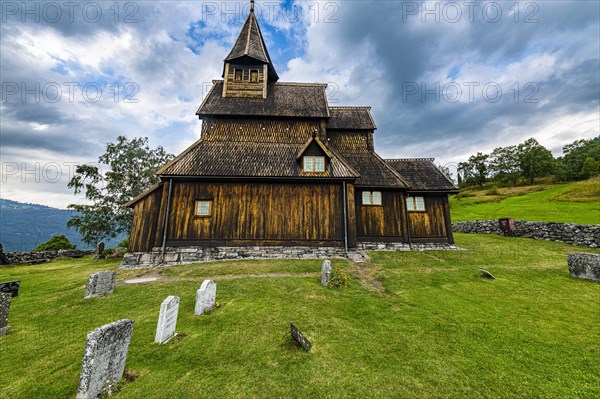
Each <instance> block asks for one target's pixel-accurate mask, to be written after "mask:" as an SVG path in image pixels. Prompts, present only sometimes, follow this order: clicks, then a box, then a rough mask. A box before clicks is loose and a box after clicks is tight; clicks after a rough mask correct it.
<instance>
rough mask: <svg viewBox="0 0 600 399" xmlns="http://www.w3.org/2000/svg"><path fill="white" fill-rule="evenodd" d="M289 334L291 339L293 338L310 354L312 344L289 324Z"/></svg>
mask: <svg viewBox="0 0 600 399" xmlns="http://www.w3.org/2000/svg"><path fill="white" fill-rule="evenodd" d="M290 334H291V336H292V338H294V339H295V340H296V342H298V343H299V344H300V346H301V347H302V349H304V350H305V351H307V352H310V350H311V348H312V344H311V343H310V341H309V340H308V339H307V338H306V337H305V336H304V335H302V333H301V332H300V330H298V329H297V328H296V327H295V326H294V325H293V324H292V323H290Z"/></svg>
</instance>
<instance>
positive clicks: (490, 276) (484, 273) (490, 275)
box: [479, 269, 496, 280]
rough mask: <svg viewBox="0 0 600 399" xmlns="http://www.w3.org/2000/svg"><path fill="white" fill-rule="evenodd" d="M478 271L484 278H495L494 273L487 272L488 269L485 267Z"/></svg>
mask: <svg viewBox="0 0 600 399" xmlns="http://www.w3.org/2000/svg"><path fill="white" fill-rule="evenodd" d="M479 271H480V272H481V274H482V275H483V277H485V278H489V279H491V280H495V279H496V277H494V275H493V274H492V273H490V272H488V271H487V270H485V269H479Z"/></svg>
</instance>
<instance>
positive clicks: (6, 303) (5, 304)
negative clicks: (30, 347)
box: [0, 293, 12, 337]
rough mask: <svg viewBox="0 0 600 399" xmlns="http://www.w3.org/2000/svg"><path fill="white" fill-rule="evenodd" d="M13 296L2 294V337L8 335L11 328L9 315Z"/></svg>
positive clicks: (0, 308)
mask: <svg viewBox="0 0 600 399" xmlns="http://www.w3.org/2000/svg"><path fill="white" fill-rule="evenodd" d="M11 300H12V296H11V295H10V294H6V293H0V337H1V336H3V335H6V334H8V332H9V331H10V326H9V325H8V313H9V312H10V301H11Z"/></svg>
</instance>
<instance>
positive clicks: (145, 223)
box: [128, 184, 167, 252]
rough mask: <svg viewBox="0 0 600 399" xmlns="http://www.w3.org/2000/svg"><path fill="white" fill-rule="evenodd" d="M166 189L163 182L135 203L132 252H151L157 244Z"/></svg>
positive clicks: (131, 238) (130, 244)
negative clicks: (162, 199)
mask: <svg viewBox="0 0 600 399" xmlns="http://www.w3.org/2000/svg"><path fill="white" fill-rule="evenodd" d="M166 189H167V184H163V185H162V186H161V187H159V188H157V189H156V190H154V191H153V192H152V193H150V194H149V195H147V196H146V197H144V198H143V199H142V200H140V201H139V202H138V203H137V204H136V205H135V208H134V211H133V221H132V224H131V232H130V234H129V248H128V250H129V251H130V252H149V251H151V250H152V247H154V246H156V242H157V241H156V240H157V237H161V234H162V230H161V228H162V222H160V223H159V216H160V210H161V206H160V205H161V198H162V196H163V190H166Z"/></svg>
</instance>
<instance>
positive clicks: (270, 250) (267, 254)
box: [121, 242, 461, 269]
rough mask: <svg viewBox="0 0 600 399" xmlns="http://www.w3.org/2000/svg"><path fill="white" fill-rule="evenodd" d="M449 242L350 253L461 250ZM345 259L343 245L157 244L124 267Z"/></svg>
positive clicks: (366, 246) (128, 258) (371, 246)
mask: <svg viewBox="0 0 600 399" xmlns="http://www.w3.org/2000/svg"><path fill="white" fill-rule="evenodd" d="M460 249H461V248H457V247H455V246H453V245H448V244H413V245H412V247H411V246H409V245H408V244H404V243H375V242H369V243H367V242H363V243H359V244H358V248H356V249H353V250H351V251H350V252H349V253H348V259H350V260H352V261H364V260H368V259H369V256H368V255H367V254H366V253H364V252H363V251H424V250H460ZM331 258H346V256H345V253H344V248H340V247H284V246H263V247H256V246H251V247H167V248H165V253H164V256H163V255H162V248H160V247H155V248H153V249H152V252H133V253H127V254H125V256H124V257H123V263H121V269H142V268H154V267H165V266H174V265H185V264H190V263H202V262H212V261H219V260H240V259H331Z"/></svg>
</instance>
